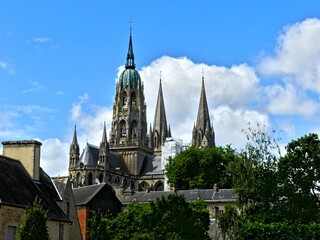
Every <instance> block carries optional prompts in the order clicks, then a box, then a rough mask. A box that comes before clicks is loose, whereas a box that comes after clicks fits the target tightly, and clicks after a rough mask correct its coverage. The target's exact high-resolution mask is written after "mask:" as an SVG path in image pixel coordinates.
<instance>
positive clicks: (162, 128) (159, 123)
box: [153, 78, 168, 148]
mask: <svg viewBox="0 0 320 240" xmlns="http://www.w3.org/2000/svg"><path fill="white" fill-rule="evenodd" d="M153 131H154V132H155V131H157V132H158V134H159V137H161V140H160V139H159V140H158V146H154V147H156V148H157V147H159V146H162V144H163V143H164V141H165V139H166V137H167V135H168V128H167V117H166V110H165V107H164V100H163V93H162V84H161V78H160V83H159V91H158V99H157V105H156V111H155V115H154V121H153Z"/></svg>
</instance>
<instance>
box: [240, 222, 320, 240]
mask: <svg viewBox="0 0 320 240" xmlns="http://www.w3.org/2000/svg"><path fill="white" fill-rule="evenodd" d="M237 239H238V240H250V239H254V240H274V239H277V240H306V239H320V224H316V223H310V224H289V223H270V224H264V223H261V222H248V223H245V224H243V226H242V228H241V230H240V231H239V232H238V233H237Z"/></svg>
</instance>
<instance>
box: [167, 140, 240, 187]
mask: <svg viewBox="0 0 320 240" xmlns="http://www.w3.org/2000/svg"><path fill="white" fill-rule="evenodd" d="M235 156H236V152H235V150H233V149H231V147H230V146H226V147H224V148H223V147H217V148H196V147H190V148H188V149H186V150H184V151H182V152H181V153H179V154H178V155H177V156H176V157H174V158H169V161H168V164H167V165H166V175H167V177H168V182H169V183H170V184H172V185H173V186H175V187H176V188H177V189H204V188H212V186H213V184H215V183H219V184H220V186H221V187H224V188H230V187H231V184H232V180H231V176H230V175H228V172H227V171H226V167H227V165H228V163H229V162H230V161H233V159H234V158H235Z"/></svg>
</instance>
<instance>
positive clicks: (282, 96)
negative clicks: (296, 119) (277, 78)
mask: <svg viewBox="0 0 320 240" xmlns="http://www.w3.org/2000/svg"><path fill="white" fill-rule="evenodd" d="M265 90H266V94H267V96H268V98H269V104H268V106H267V108H268V110H269V112H270V113H272V114H278V115H303V116H312V115H314V114H316V113H317V112H318V111H319V104H317V103H316V102H314V101H312V100H309V99H308V98H307V96H305V94H304V92H302V91H299V90H298V89H297V88H295V87H294V86H293V85H292V84H290V83H289V84H286V86H285V87H282V86H279V85H273V86H270V87H266V89H265Z"/></svg>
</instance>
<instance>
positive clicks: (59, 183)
mask: <svg viewBox="0 0 320 240" xmlns="http://www.w3.org/2000/svg"><path fill="white" fill-rule="evenodd" d="M68 179H69V177H67V176H64V177H53V178H51V180H52V182H53V183H54V185H55V187H56V188H57V191H58V193H59V195H60V197H61V199H63V195H64V191H65V189H66V186H67V183H68Z"/></svg>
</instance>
